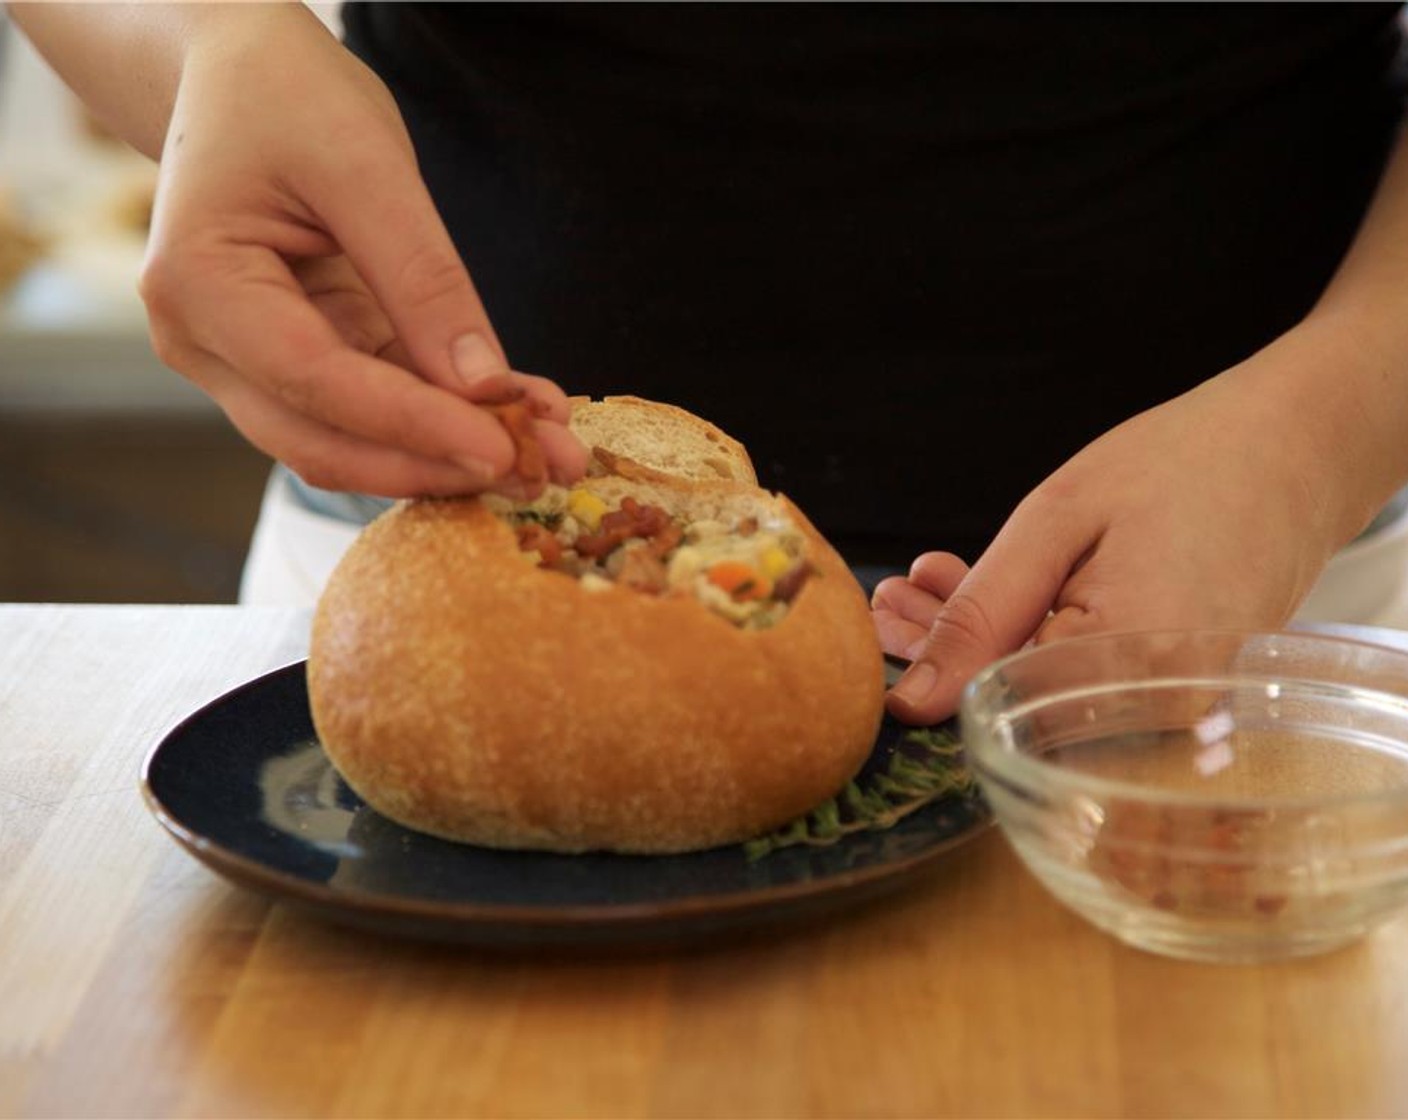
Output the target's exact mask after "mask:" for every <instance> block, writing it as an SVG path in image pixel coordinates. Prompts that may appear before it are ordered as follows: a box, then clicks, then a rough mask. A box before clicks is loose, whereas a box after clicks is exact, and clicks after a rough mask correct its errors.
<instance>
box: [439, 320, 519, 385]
mask: <svg viewBox="0 0 1408 1120" xmlns="http://www.w3.org/2000/svg"><path fill="white" fill-rule="evenodd" d="M450 360H451V362H452V363H453V365H454V367H455V373H457V374H458V375H459V378H460V380H461V381H462V382H463V383H464V384H465V386H466V387H468V386H470V385H475V384H477V383H478V382H480V381H483V380H485V379H486V378H490V377H497V376H499V375H500V374H504V373H507V372H508V365H507V364H506V363H505V362H504V360H503V358H502V357H500V356H499V352H498V351H497V350H495V349H494V348H493V347H492V346H491V345H489V340H488V339H487V338H485V337H484V336H483V335H482V334H477V333H470V334H462V335H460V337H459V338H457V339H455V341H454V343H453V344H452V345H451V346H450Z"/></svg>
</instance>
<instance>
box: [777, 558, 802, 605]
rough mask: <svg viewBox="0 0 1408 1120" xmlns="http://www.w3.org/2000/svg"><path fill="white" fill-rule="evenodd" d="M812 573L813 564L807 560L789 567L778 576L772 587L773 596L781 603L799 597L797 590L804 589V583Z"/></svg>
mask: <svg viewBox="0 0 1408 1120" xmlns="http://www.w3.org/2000/svg"><path fill="white" fill-rule="evenodd" d="M811 574H812V566H811V565H810V564H809V563H807V561H805V560H803V561H802V562H801V563H800V564H797V565H795V566H794V567H791V568H789V569H788V570H787V571H786V572H784V573H783V574H782V575H780V576H778V577H777V582H776V583H774V584H773V587H772V597H773V598H774V599H776V600H777V601H778V602H779V603H790V602H791V601H792V600H793V599H795V598H796V597H797V592H799V591H801V590H802V584H804V583H806V582H807V578H808V577H809V576H810V575H811Z"/></svg>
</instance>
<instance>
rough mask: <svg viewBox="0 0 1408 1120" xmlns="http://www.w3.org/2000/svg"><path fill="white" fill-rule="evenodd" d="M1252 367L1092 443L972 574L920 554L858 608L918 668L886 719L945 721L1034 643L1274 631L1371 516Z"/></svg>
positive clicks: (1290, 405) (1010, 524) (894, 697)
mask: <svg viewBox="0 0 1408 1120" xmlns="http://www.w3.org/2000/svg"><path fill="white" fill-rule="evenodd" d="M1254 365H1255V362H1252V363H1246V364H1245V365H1244V366H1241V367H1237V368H1235V369H1234V370H1231V371H1229V372H1228V373H1226V374H1223V375H1222V376H1221V377H1218V378H1214V379H1212V380H1211V381H1208V382H1205V383H1204V384H1203V385H1201V386H1199V387H1198V388H1197V389H1194V390H1193V391H1191V392H1189V393H1186V394H1184V395H1183V396H1181V397H1178V398H1176V399H1175V400H1173V401H1170V402H1169V403H1167V404H1164V405H1161V406H1159V407H1157V408H1154V409H1152V410H1150V411H1148V412H1145V413H1142V414H1140V415H1139V416H1136V417H1134V418H1133V419H1132V420H1129V421H1127V422H1125V423H1124V424H1121V425H1120V426H1118V427H1116V428H1114V429H1113V430H1111V431H1110V432H1108V433H1106V434H1105V435H1104V436H1102V437H1100V438H1099V439H1097V440H1096V441H1095V442H1093V443H1091V444H1090V445H1089V446H1087V447H1086V448H1085V449H1084V450H1082V451H1081V452H1080V453H1079V454H1077V455H1076V456H1075V457H1074V458H1072V459H1071V460H1069V461H1068V462H1067V463H1066V464H1065V465H1063V466H1062V467H1061V468H1060V469H1058V470H1057V471H1056V472H1055V473H1054V474H1052V475H1051V476H1050V477H1049V478H1048V479H1047V480H1046V481H1045V482H1043V483H1042V484H1041V485H1040V486H1039V487H1037V489H1036V490H1034V491H1033V492H1032V493H1031V494H1030V495H1029V496H1028V497H1027V498H1026V499H1024V500H1023V501H1022V502H1021V503H1020V504H1019V505H1018V507H1017V509H1016V510H1015V511H1014V512H1013V514H1012V515H1011V517H1010V518H1009V520H1008V521H1007V523H1006V525H1005V526H1004V527H1003V529H1002V531H1001V532H1000V533H999V534H998V536H997V537H996V538H995V539H994V541H993V542H992V544H991V546H990V547H989V548H988V549H987V551H986V552H985V553H984V554H983V556H982V557H981V558H980V559H979V560H978V562H977V563H976V564H974V565H973V567H972V569H971V570H970V569H969V568H968V567H967V566H966V565H965V564H964V563H963V562H962V561H961V560H959V559H958V558H957V557H955V556H952V555H950V554H947V553H926V554H924V555H923V556H920V557H919V558H918V559H917V560H916V561H915V562H914V565H913V567H912V568H911V570H910V573H909V576H908V577H902V576H896V577H892V578H891V579H888V580H885V581H883V582H882V583H881V584H880V585H879V586H878V587H877V588H876V591H875V595H874V597H873V600H872V604H873V607H874V619H875V623H876V627H877V630H878V631H879V634H880V638H881V642H882V644H883V646H884V647H885V649H886V651H887V652H889V653H892V654H896V655H898V656H902V657H905V658H908V659H911V660H912V661H913V662H914V664H913V665H912V666H911V667H910V669H909V671H908V672H907V673H906V674H905V676H904V678H903V679H902V680H901V681H900V683H899V684H898V685H896V687H895V688H894V689H893V690H892V691H891V693H890V696H889V698H888V704H889V708H890V710H891V712H892V713H893V714H895V715H896V716H897V717H898V718H900V719H902V720H905V721H906V722H913V723H932V722H935V721H937V720H939V719H942V718H945V717H946V716H948V715H950V714H952V713H953V712H954V711H955V710H956V708H957V706H958V701H959V699H960V696H961V693H962V689H963V687H964V685H965V684H966V683H967V682H968V681H969V680H970V679H971V678H972V676H973V675H974V674H975V673H977V671H978V670H979V669H981V668H982V667H983V666H984V665H986V664H988V663H989V662H991V661H993V660H995V659H996V658H998V657H1000V656H1003V655H1005V654H1007V653H1010V652H1013V651H1015V650H1017V649H1019V648H1020V647H1021V646H1023V645H1024V644H1025V643H1027V642H1028V641H1029V640H1032V639H1035V641H1037V642H1038V643H1040V642H1048V641H1052V640H1054V639H1057V638H1066V637H1072V636H1075V635H1081V634H1089V633H1093V632H1096V631H1109V630H1135V629H1161V628H1189V627H1232V628H1263V627H1269V628H1275V627H1280V626H1282V625H1283V624H1285V623H1286V622H1287V621H1288V620H1289V619H1290V618H1291V616H1292V615H1293V614H1294V612H1295V610H1296V608H1297V607H1298V606H1299V604H1300V602H1301V600H1302V599H1303V598H1304V597H1305V595H1306V594H1307V593H1308V592H1309V590H1310V588H1311V586H1312V584H1313V583H1314V581H1315V579H1316V578H1317V576H1318V575H1319V573H1320V572H1321V570H1322V569H1323V568H1324V566H1325V564H1326V563H1327V562H1328V560H1329V558H1330V556H1331V555H1332V553H1333V551H1334V549H1335V548H1337V547H1338V546H1339V545H1340V544H1342V543H1343V542H1344V541H1345V540H1347V539H1349V537H1351V536H1352V535H1353V533H1354V532H1355V531H1357V530H1356V526H1358V527H1362V524H1363V522H1364V521H1366V520H1367V515H1366V514H1363V513H1360V512H1357V510H1358V509H1359V507H1360V506H1362V505H1363V503H1362V501H1355V500H1351V499H1350V498H1349V497H1348V496H1347V495H1346V494H1345V492H1344V486H1345V485H1346V481H1345V480H1344V479H1343V478H1341V477H1340V476H1339V475H1338V473H1337V471H1336V468H1335V461H1336V459H1337V458H1344V456H1337V454H1336V453H1335V451H1334V449H1333V447H1329V448H1327V446H1326V443H1325V438H1324V436H1325V433H1324V432H1323V431H1322V430H1319V429H1317V428H1316V422H1315V420H1314V419H1312V418H1310V416H1309V414H1307V413H1305V412H1303V411H1302V410H1303V407H1304V405H1305V403H1306V402H1305V401H1304V400H1302V401H1299V402H1298V401H1297V400H1296V399H1295V396H1296V394H1294V393H1290V392H1285V393H1283V394H1281V395H1280V396H1278V394H1276V393H1268V392H1267V391H1266V390H1267V386H1268V380H1267V377H1266V375H1265V374H1266V371H1264V370H1257V369H1255V368H1252V369H1248V368H1247V367H1249V366H1254ZM1281 397H1284V398H1285V399H1281ZM1322 411H1323V410H1322ZM1322 427H1323V425H1322ZM1312 432H1313V437H1314V438H1312ZM1302 437H1304V438H1302ZM1327 451H1328V452H1330V453H1329V454H1327Z"/></svg>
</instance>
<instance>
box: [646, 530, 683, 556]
mask: <svg viewBox="0 0 1408 1120" xmlns="http://www.w3.org/2000/svg"><path fill="white" fill-rule="evenodd" d="M649 540H650V551H651V552H653V553H654V554H655V555H656V556H657V557H659V558H660V559H661V560H663V559H665V557H667V556H668V555H670V553H672V552H674V551H675V549H677V548H678V547H679V545H680V542H681V541H682V540H684V530H683V529H681V528H680V527H679V526H678V525H676V524H675V523H674V522H673V521H671V522H670V523H669V524H668V525H666V526H665V527H664V528H663V529H661V530H660V531H659V532H658V533H656V534H655V535H654V536H652V537H650V538H649Z"/></svg>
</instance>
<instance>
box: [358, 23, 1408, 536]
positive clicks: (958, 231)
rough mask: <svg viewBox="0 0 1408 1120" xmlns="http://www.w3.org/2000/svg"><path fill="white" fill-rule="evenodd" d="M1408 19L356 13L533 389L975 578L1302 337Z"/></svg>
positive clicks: (1363, 193) (1350, 226)
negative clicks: (1025, 525) (550, 388)
mask: <svg viewBox="0 0 1408 1120" xmlns="http://www.w3.org/2000/svg"><path fill="white" fill-rule="evenodd" d="M1397 16H1398V9H1397V6H1396V5H1352V4H1333V5H1326V6H1318V5H1270V4H1268V5H1251V6H1241V5H1220V4H1214V5H1196V6H1187V7H1185V6H1179V5H1155V6H1149V7H1145V6H1132V5H1100V6H1090V7H1086V6H1083V5H1066V4H1052V5H1040V6H1025V5H1008V4H993V5H982V6H968V5H954V4H936V5H927V4H915V5H898V6H889V5H878V4H870V5H864V6H849V5H831V4H818V5H812V4H783V5H753V4H742V5H733V4H729V5H709V4H678V5H666V6H655V5H636V4H620V5H602V6H597V5H593V4H571V5H565V6H558V5H538V4H523V5H511V6H498V5H485V4H441V5H434V4H432V5H419V4H379V3H367V4H351V5H348V6H347V7H346V8H345V9H344V20H345V23H346V26H347V37H348V43H349V45H350V46H351V47H352V48H353V49H354V50H355V51H356V52H357V53H358V54H359V55H361V56H362V57H363V58H365V59H367V60H368V61H369V62H370V63H371V64H372V65H373V66H374V67H375V68H376V69H377V70H378V72H379V73H380V74H381V75H382V76H383V77H384V78H385V79H386V81H387V82H388V83H389V85H390V87H391V89H392V90H393V92H394V93H395V95H396V97H397V99H398V101H399V103H400V104H401V107H402V110H403V112H404V113H405V116H406V119H407V123H408V125H409V127H410V129H411V133H412V136H413V138H414V140H415V144H416V148H417V151H418V153H419V157H420V159H421V163H422V170H423V172H424V174H425V176H426V179H427V181H428V183H429V184H430V187H431V189H432V191H433V193H434V195H435V198H436V200H437V203H438V205H439V207H440V210H441V213H442V214H443V216H444V218H445V220H446V222H447V224H448V226H449V228H450V231H451V233H452V235H453V236H454V238H455V241H456V243H457V245H458V246H459V247H460V249H461V251H462V253H463V254H464V257H465V260H466V261H467V263H468V265H469V268H470V271H471V273H472V274H473V276H474V279H475V282H476V284H477V285H478V287H479V290H480V292H481V294H482V296H483V298H484V300H485V303H486V305H487V307H488V310H489V313H490V315H491V317H492V319H493V321H494V323H495V326H496V328H497V329H498V331H499V333H500V335H501V337H502V339H503V341H504V344H505V346H506V348H507V350H508V353H509V356H510V358H511V360H512V361H513V363H514V364H515V365H516V366H517V367H518V368H521V369H527V370H532V371H535V372H541V373H545V374H548V375H550V376H552V377H554V378H555V379H557V380H558V381H559V382H560V383H561V384H562V385H563V386H564V387H565V388H566V389H567V390H569V391H570V392H588V393H592V394H602V393H608V392H633V393H638V394H641V395H644V396H652V397H657V398H661V399H665V400H671V401H676V402H678V403H680V404H683V405H685V406H686V407H689V408H692V409H694V410H696V411H698V412H700V413H701V414H703V415H706V416H708V417H710V418H711V419H713V420H715V421H716V422H717V423H719V424H720V425H721V426H723V427H724V428H725V429H727V430H728V431H729V432H731V433H732V434H734V435H735V436H737V437H738V438H740V439H742V440H743V441H744V442H745V443H746V444H747V445H748V447H749V448H750V450H751V451H752V453H753V456H754V459H755V461H756V463H757V466H758V469H759V474H760V476H761V480H762V481H763V482H764V483H765V484H766V485H769V486H772V487H774V488H780V489H782V490H784V491H786V492H787V493H789V494H790V495H791V496H792V497H794V498H795V499H796V500H797V501H798V502H799V503H800V504H801V505H802V507H803V508H804V509H806V510H808V511H809V512H810V513H811V514H812V516H813V518H814V519H815V520H816V521H817V522H818V523H819V524H820V525H821V526H822V527H823V528H824V529H825V530H827V531H828V532H830V533H831V534H833V535H834V536H836V537H837V538H838V539H839V540H840V541H841V542H842V543H843V545H844V548H845V550H846V551H847V552H848V553H849V554H850V556H851V558H852V559H855V560H861V561H874V560H892V561H895V562H904V561H906V560H908V559H909V558H910V556H911V555H912V553H913V552H914V551H915V550H916V549H918V548H921V547H930V548H950V549H953V550H955V551H958V552H959V553H960V554H962V555H965V556H966V557H967V558H968V559H970V560H971V559H973V558H975V557H976V554H977V553H978V552H979V551H980V550H981V548H982V547H983V545H984V544H985V543H986V542H987V541H988V540H989V539H990V537H991V536H992V534H993V533H994V532H995V531H996V530H997V528H998V527H999V526H1000V525H1001V523H1002V521H1003V520H1004V519H1005V517H1006V515H1007V514H1008V513H1009V512H1010V510H1011V508H1012V506H1013V505H1014V504H1015V503H1016V502H1017V501H1018V500H1019V499H1020V498H1021V497H1022V495H1023V494H1025V493H1026V492H1027V491H1028V490H1029V489H1030V488H1031V487H1032V486H1033V485H1035V484H1036V483H1037V482H1039V481H1040V480H1041V479H1042V478H1043V477H1045V475H1047V474H1048V473H1050V471H1052V470H1053V469H1054V468H1055V467H1057V466H1058V465H1059V464H1060V463H1061V462H1062V461H1063V460H1064V459H1066V458H1067V457H1069V456H1070V455H1071V454H1073V453H1074V452H1075V451H1077V450H1078V449H1079V448H1080V447H1081V446H1083V445H1084V444H1085V443H1087V442H1089V441H1090V440H1091V439H1092V438H1094V437H1095V436H1097V435H1098V434H1100V433H1101V432H1102V431H1104V430H1106V429H1107V428H1109V427H1111V426H1113V425H1114V424H1116V423H1118V422H1119V421H1120V420H1123V419H1125V418H1127V417H1128V416H1130V415H1132V414H1133V413H1135V412H1137V411H1139V410H1141V409H1144V408H1147V407H1149V406H1151V405H1154V404H1156V403H1158V402H1160V401H1162V400H1166V399H1168V398H1169V397H1171V396H1174V395H1176V394H1177V393H1179V392H1182V391H1183V390H1185V389H1187V388H1189V387H1191V386H1192V385H1194V384H1196V383H1198V382H1199V381H1202V380H1204V379H1206V378H1208V377H1210V376H1212V375H1214V374H1216V373H1218V372H1219V371H1220V370H1222V369H1225V368H1226V367H1228V366H1229V365H1232V364H1234V363H1235V362H1237V361H1239V360H1241V359H1242V358H1244V357H1246V356H1247V355H1248V354H1250V353H1251V352H1253V351H1254V350H1256V349H1257V348H1259V347H1260V346H1262V345H1264V344H1265V343H1267V342H1268V341H1270V340H1271V339H1272V338H1273V337H1275V336H1276V335H1277V334H1279V333H1280V332H1282V331H1284V330H1286V329H1287V328H1288V327H1290V326H1291V325H1292V324H1294V323H1295V322H1296V320H1297V319H1298V318H1299V317H1300V316H1302V315H1303V314H1304V313H1305V312H1306V311H1307V310H1308V309H1309V307H1310V306H1311V304H1312V303H1313V301H1314V300H1315V298H1316V296H1317V295H1318V294H1319V292H1320V291H1321V290H1322V289H1323V287H1324V285H1325V283H1326V282H1327V281H1328V279H1329V277H1330V275H1331V273H1332V272H1333V270H1334V267H1335V265H1336V264H1337V262H1338V260H1339V258H1340V257H1341V255H1342V254H1343V252H1344V249H1345V248H1346V246H1347V245H1348V243H1349V241H1350V239H1351V237H1352V236H1353V233H1354V230H1355V228H1356V225H1357V223H1358V221H1359V219H1360V217H1361V216H1362V214H1363V211H1364V208H1365V206H1366V204H1367V201H1368V198H1369V196H1370V193H1371V191H1372V189H1373V186H1374V184H1375V182H1376V180H1377V177H1378V175H1379V173H1380V171H1381V169H1382V164H1383V160H1384V156H1385V154H1386V152H1387V150H1388V148H1389V146H1390V144H1391V141H1392V137H1393V134H1394V131H1395V127H1396V125H1397V122H1398V118H1399V114H1400V111H1401V96H1400V91H1399V88H1398V86H1397V83H1396V82H1395V81H1394V79H1393V67H1394V60H1395V56H1396V52H1397V49H1398V44H1399V36H1398V26H1397Z"/></svg>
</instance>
